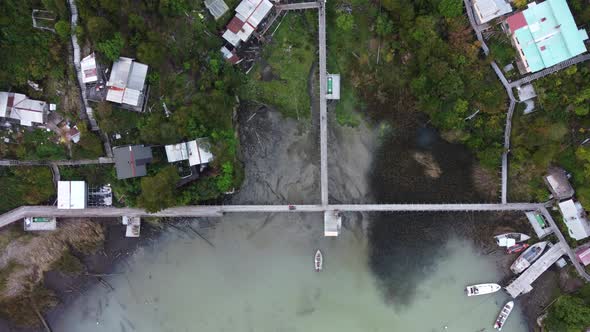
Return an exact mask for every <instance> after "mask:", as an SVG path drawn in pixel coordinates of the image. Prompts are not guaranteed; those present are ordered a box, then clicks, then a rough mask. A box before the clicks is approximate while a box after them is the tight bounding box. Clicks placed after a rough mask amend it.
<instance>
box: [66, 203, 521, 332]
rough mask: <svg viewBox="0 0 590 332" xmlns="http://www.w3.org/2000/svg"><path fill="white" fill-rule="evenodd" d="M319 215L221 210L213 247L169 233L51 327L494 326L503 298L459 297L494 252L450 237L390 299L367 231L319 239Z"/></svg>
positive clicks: (513, 321) (486, 273)
mask: <svg viewBox="0 0 590 332" xmlns="http://www.w3.org/2000/svg"><path fill="white" fill-rule="evenodd" d="M321 222H322V217H321V216H319V215H312V214H306V215H295V214H292V215H276V216H273V217H270V218H268V219H267V216H266V215H258V216H254V215H247V216H244V215H231V216H226V217H224V218H223V221H222V222H221V223H220V224H218V225H217V227H216V229H215V230H213V231H212V232H211V233H210V239H211V241H212V242H213V243H214V245H215V247H214V248H212V247H211V246H209V245H208V244H207V243H206V242H204V241H203V240H201V239H199V238H195V239H190V238H188V237H186V236H184V235H182V234H180V233H179V232H177V231H169V232H166V233H165V234H164V235H163V238H162V240H161V241H158V242H157V243H156V244H155V246H154V247H152V248H147V249H145V250H141V251H139V252H138V253H136V254H135V255H134V256H133V257H132V259H131V260H130V262H129V264H128V265H123V266H121V267H120V268H121V271H122V272H125V274H123V275H119V276H114V277H110V278H109V279H108V280H109V282H110V283H111V284H112V285H113V286H114V287H115V290H114V291H111V292H108V291H107V290H105V289H104V288H102V287H99V286H97V287H95V288H94V289H92V290H91V291H89V292H87V293H85V294H84V295H82V297H81V298H80V299H79V300H78V301H76V302H75V303H73V304H72V305H71V307H70V308H68V310H67V312H66V314H65V315H64V316H63V319H61V320H60V321H59V322H56V323H54V329H55V330H56V331H76V332H77V331H88V332H92V331H125V332H129V331H232V332H235V331H245V332H249V331H255V332H265V331H268V332H277V331H290V332H295V331H343V332H348V331H350V332H353V331H358V332H367V331H443V330H444V326H448V329H447V331H469V332H473V331H479V330H481V329H482V328H487V330H488V331H491V328H490V327H491V324H492V323H493V320H494V318H495V315H496V314H497V312H498V310H499V309H500V307H501V305H502V303H503V302H504V300H505V295H503V294H501V293H497V294H495V295H492V296H488V297H475V298H467V297H465V296H464V295H463V288H464V286H465V285H466V284H469V283H472V282H487V281H494V280H495V278H497V277H498V272H497V271H496V269H495V265H494V263H493V261H490V259H491V258H489V257H487V256H479V255H477V254H475V253H474V249H473V248H472V247H471V246H470V244H469V243H468V242H465V241H462V240H458V239H456V238H451V239H450V240H449V242H448V243H447V244H445V245H444V246H443V247H441V249H440V251H439V255H438V257H437V259H436V261H435V262H434V264H433V265H431V266H432V267H431V268H430V269H429V270H428V273H427V274H428V275H427V277H425V278H424V279H423V280H422V281H421V282H420V283H419V284H418V285H417V286H416V288H415V297H414V300H413V301H410V302H408V304H407V305H389V304H386V303H385V301H384V296H383V294H380V291H379V287H377V283H376V282H375V278H374V276H373V275H372V274H371V272H370V269H369V267H368V266H369V263H368V259H367V257H368V250H367V245H366V239H365V238H364V237H361V236H354V235H353V234H352V233H351V232H344V234H343V235H342V236H341V237H339V238H337V239H328V238H323V237H321V230H322V223H321ZM316 248H321V249H322V250H323V252H324V258H325V264H324V270H323V271H322V272H319V273H316V272H314V269H313V254H314V252H315V249H316ZM416 250H419V247H417V248H416ZM418 257H420V256H418ZM382 259H384V260H387V259H391V260H399V259H406V260H413V259H415V258H414V256H413V255H411V254H409V253H408V254H407V256H406V257H390V258H388V257H382ZM417 263H419V262H417ZM401 273H403V271H401ZM404 277H405V278H412V275H411V274H406V275H405V276H404ZM394 303H395V301H394ZM519 315H520V313H519V312H518V310H516V311H515V313H514V314H513V316H512V317H510V319H509V321H508V323H507V325H506V328H505V329H504V331H507V332H511V331H525V330H526V329H525V327H524V325H522V324H521V321H520V317H519Z"/></svg>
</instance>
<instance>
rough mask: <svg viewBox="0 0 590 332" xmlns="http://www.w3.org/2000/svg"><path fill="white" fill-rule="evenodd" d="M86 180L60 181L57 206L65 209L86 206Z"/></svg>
mask: <svg viewBox="0 0 590 332" xmlns="http://www.w3.org/2000/svg"><path fill="white" fill-rule="evenodd" d="M87 194H88V192H87V188H86V182H84V181H59V182H58V183H57V208H58V209H63V210H73V209H84V208H86V197H87Z"/></svg>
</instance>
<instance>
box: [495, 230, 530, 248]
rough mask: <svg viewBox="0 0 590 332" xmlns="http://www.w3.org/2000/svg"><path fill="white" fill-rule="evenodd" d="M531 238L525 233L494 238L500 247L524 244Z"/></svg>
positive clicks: (501, 235)
mask: <svg viewBox="0 0 590 332" xmlns="http://www.w3.org/2000/svg"><path fill="white" fill-rule="evenodd" d="M530 238H531V237H530V236H528V235H526V234H523V233H504V234H500V235H496V236H494V239H495V240H496V244H498V245H499V246H500V247H511V246H513V245H514V244H516V243H519V242H524V241H527V240H528V239H530Z"/></svg>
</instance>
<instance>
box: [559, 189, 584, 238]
mask: <svg viewBox="0 0 590 332" xmlns="http://www.w3.org/2000/svg"><path fill="white" fill-rule="evenodd" d="M559 210H561V214H562V215H563V220H564V222H565V224H566V226H567V228H568V231H569V235H570V236H571V237H572V238H573V239H574V240H577V241H579V240H582V239H585V238H587V237H589V236H590V224H588V218H587V217H586V211H584V208H583V207H582V204H580V202H575V201H574V200H573V199H570V200H567V201H563V202H560V203H559Z"/></svg>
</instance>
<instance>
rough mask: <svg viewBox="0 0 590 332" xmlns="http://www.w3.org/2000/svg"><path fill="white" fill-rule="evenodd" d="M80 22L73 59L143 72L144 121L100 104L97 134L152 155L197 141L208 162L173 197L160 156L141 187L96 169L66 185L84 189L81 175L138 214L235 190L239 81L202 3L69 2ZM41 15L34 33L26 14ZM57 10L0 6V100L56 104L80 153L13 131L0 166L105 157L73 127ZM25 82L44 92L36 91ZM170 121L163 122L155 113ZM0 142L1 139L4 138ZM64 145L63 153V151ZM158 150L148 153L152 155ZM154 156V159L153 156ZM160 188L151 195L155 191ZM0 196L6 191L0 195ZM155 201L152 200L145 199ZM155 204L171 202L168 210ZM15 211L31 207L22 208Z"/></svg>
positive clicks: (87, 134)
mask: <svg viewBox="0 0 590 332" xmlns="http://www.w3.org/2000/svg"><path fill="white" fill-rule="evenodd" d="M76 3H77V6H78V11H79V13H80V22H79V26H78V29H77V30H76V31H74V33H75V34H77V36H78V40H79V43H80V46H81V48H82V56H86V55H88V54H90V53H91V52H96V54H97V57H98V61H99V63H100V64H101V65H102V67H103V69H104V68H110V66H111V63H112V61H113V60H116V59H117V58H118V57H119V56H126V57H131V58H135V59H137V61H140V62H142V63H145V64H147V65H149V67H150V69H149V72H148V83H149V85H150V94H149V98H150V99H149V101H148V103H147V104H148V108H149V109H148V111H147V112H145V113H143V114H139V113H133V112H130V111H127V110H122V109H119V108H118V107H117V106H116V105H114V104H110V103H107V102H102V103H98V104H96V103H92V105H91V106H92V107H93V108H94V109H95V113H96V115H97V118H98V120H99V125H100V127H101V129H102V130H103V132H104V133H105V134H107V135H109V137H110V138H111V139H113V138H114V137H115V135H114V134H119V135H121V136H122V138H121V139H119V140H116V139H115V140H113V142H112V145H113V146H117V145H125V144H138V143H143V144H148V145H157V146H161V145H163V144H171V143H178V142H181V141H183V140H190V139H195V138H199V137H208V138H209V139H210V140H211V142H212V143H213V147H212V150H213V151H212V152H213V153H214V155H215V160H214V162H213V164H212V165H211V166H212V167H210V170H209V171H208V172H207V176H204V177H202V178H201V179H200V180H198V181H196V182H194V183H192V184H190V185H188V186H186V187H184V188H182V190H177V189H176V180H177V178H178V176H176V177H175V176H168V175H169V174H170V170H169V167H167V166H168V163H167V161H166V158H165V155H162V153H161V151H156V152H154V154H155V160H154V163H153V165H151V167H150V168H149V172H150V173H149V177H146V178H144V179H131V180H124V181H117V180H116V178H115V176H114V170H111V169H105V168H102V167H81V168H78V169H64V172H65V174H68V175H70V176H71V177H72V179H80V180H86V181H90V182H93V181H92V179H91V178H88V177H87V176H88V174H95V175H96V173H97V172H101V175H100V176H98V178H101V179H105V181H108V182H105V183H102V184H106V183H111V184H112V185H113V187H114V189H115V193H116V196H117V197H119V198H124V202H123V201H121V203H124V204H127V205H132V206H133V205H139V206H143V207H145V208H147V209H149V210H150V211H155V210H159V209H162V208H165V207H167V206H170V205H179V204H189V203H196V202H198V201H202V200H210V199H215V198H217V197H219V196H220V195H221V193H223V192H226V191H229V190H231V189H232V188H234V187H236V186H238V185H239V183H240V182H241V176H242V175H241V174H242V171H241V165H240V163H239V162H238V159H237V151H238V140H237V137H236V135H235V133H234V126H233V121H232V119H233V115H234V112H235V111H236V110H237V106H238V104H237V101H236V98H235V96H234V90H235V89H236V88H237V86H238V85H240V83H241V81H242V80H243V78H242V74H240V73H239V72H238V71H236V70H235V68H233V67H231V66H229V65H228V64H226V62H225V61H224V60H223V59H222V58H221V55H220V52H219V48H220V47H221V45H222V40H221V38H220V37H217V36H216V33H217V29H218V27H219V26H220V25H221V24H222V23H220V22H221V21H225V20H226V18H229V16H228V15H226V16H227V17H226V18H225V17H224V18H222V19H221V20H220V22H215V21H214V20H213V19H212V18H211V17H210V16H209V15H208V13H207V12H206V10H205V9H204V6H203V3H202V2H194V1H187V0H167V1H140V0H126V1H110V0H100V1H98V0H97V1H77V2H76ZM33 9H41V10H48V11H50V13H51V14H50V16H51V17H52V18H53V20H52V21H49V23H47V27H48V28H53V29H54V30H55V32H51V31H48V30H40V29H35V28H33V26H32V20H31V11H32V10H33ZM69 15H70V13H69V7H68V4H67V2H66V0H43V1H35V0H29V1H20V0H19V1H16V0H7V1H2V2H1V3H0V29H1V31H2V34H1V35H0V45H1V46H2V50H3V52H2V53H1V54H0V90H2V91H12V92H19V93H24V94H27V95H28V96H30V97H31V98H38V99H40V100H45V101H48V102H52V103H55V104H57V109H58V112H59V113H60V114H61V115H62V116H63V117H64V118H65V119H66V120H69V121H71V122H73V123H74V124H77V126H78V128H79V129H80V132H81V133H82V140H81V141H80V143H79V144H74V145H71V144H69V142H64V140H63V139H62V138H61V137H56V135H55V134H53V133H52V132H46V131H45V130H34V129H30V128H20V127H17V128H15V129H14V131H13V132H11V133H10V139H11V140H10V141H9V142H5V141H4V140H1V141H0V157H1V158H15V159H44V160H47V159H70V158H72V159H80V158H97V157H99V156H104V155H105V152H104V151H103V147H102V142H101V140H100V138H99V136H98V135H97V134H96V133H95V132H91V131H90V130H88V129H87V127H88V126H87V125H86V123H85V122H84V121H81V120H80V114H79V113H80V105H81V101H80V95H79V89H78V87H77V80H76V77H75V72H74V67H73V65H72V62H71V56H72V55H71V50H70V48H71V46H70V33H71V31H70V23H69V20H70V17H69ZM29 81H31V82H34V83H36V84H38V85H39V86H40V87H41V88H42V89H43V90H42V91H36V90H34V89H33V88H32V87H31V86H30V85H29ZM164 104H165V105H166V107H167V108H168V110H169V111H170V113H171V115H169V116H166V115H165V112H164V108H163V105H164ZM6 135H8V134H6ZM65 143H67V144H65ZM156 149H157V148H156ZM162 150H163V149H162ZM161 181H164V182H163V183H165V184H166V185H158V186H155V184H156V183H162V182H161ZM2 190H3V191H4V190H8V191H9V190H10V188H7V187H3V188H2ZM150 191H154V193H153V194H152V197H151V198H149V197H147V193H148V192H150ZM158 197H171V198H170V199H167V200H160V199H157V198H158ZM22 203H26V204H31V202H29V201H24V202H22Z"/></svg>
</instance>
